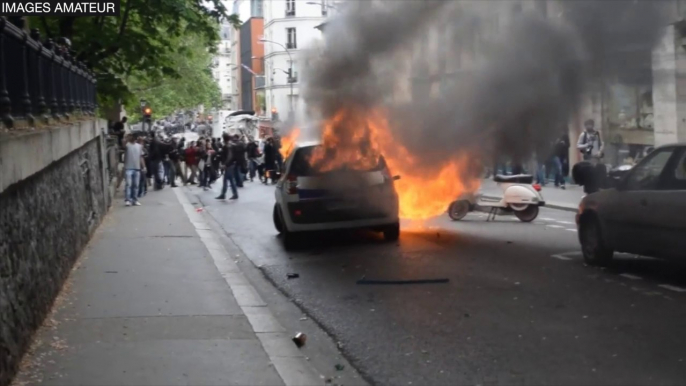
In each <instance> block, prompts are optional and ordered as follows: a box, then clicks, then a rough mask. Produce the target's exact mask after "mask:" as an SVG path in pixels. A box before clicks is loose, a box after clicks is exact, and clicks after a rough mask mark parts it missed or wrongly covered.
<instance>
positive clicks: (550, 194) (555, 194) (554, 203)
mask: <svg viewBox="0 0 686 386" xmlns="http://www.w3.org/2000/svg"><path fill="white" fill-rule="evenodd" d="M566 188H567V189H564V190H563V189H560V188H556V187H555V185H553V184H552V183H548V184H547V185H546V186H544V187H543V189H542V190H541V193H542V194H543V198H544V199H545V203H546V205H545V206H546V208H553V209H559V210H565V211H569V212H576V211H577V210H578V209H579V202H580V201H581V198H582V197H583V196H584V190H583V187H582V186H579V185H573V184H568V185H567V187H566ZM481 191H482V193H483V194H484V196H488V197H502V190H501V189H500V188H498V185H497V184H496V183H495V182H493V179H492V178H488V179H484V180H482V182H481Z"/></svg>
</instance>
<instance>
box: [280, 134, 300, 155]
mask: <svg viewBox="0 0 686 386" xmlns="http://www.w3.org/2000/svg"><path fill="white" fill-rule="evenodd" d="M299 136H300V129H298V128H295V129H293V130H291V132H290V133H288V135H287V136H285V137H281V149H279V152H280V153H281V156H282V157H283V159H286V158H287V157H288V155H289V154H291V151H292V150H293V146H294V145H295V141H296V140H297V139H298V137H299Z"/></svg>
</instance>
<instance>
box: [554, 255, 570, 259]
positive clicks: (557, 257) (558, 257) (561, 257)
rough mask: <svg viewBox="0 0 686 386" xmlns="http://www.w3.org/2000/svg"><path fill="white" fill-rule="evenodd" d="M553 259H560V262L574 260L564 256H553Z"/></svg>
mask: <svg viewBox="0 0 686 386" xmlns="http://www.w3.org/2000/svg"><path fill="white" fill-rule="evenodd" d="M551 257H554V258H556V259H559V260H572V258H571V257H567V256H562V255H552V256H551Z"/></svg>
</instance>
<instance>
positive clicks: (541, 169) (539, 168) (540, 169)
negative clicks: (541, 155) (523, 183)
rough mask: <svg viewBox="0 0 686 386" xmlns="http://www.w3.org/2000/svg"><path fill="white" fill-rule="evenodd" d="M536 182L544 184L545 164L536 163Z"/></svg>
mask: <svg viewBox="0 0 686 386" xmlns="http://www.w3.org/2000/svg"><path fill="white" fill-rule="evenodd" d="M536 183H538V184H541V185H545V183H546V171H545V164H541V163H539V164H536Z"/></svg>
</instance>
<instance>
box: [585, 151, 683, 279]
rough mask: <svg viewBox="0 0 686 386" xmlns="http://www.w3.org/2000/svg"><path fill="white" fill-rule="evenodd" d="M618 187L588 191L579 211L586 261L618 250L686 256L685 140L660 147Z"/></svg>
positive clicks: (605, 258) (601, 261)
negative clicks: (681, 142)
mask: <svg viewBox="0 0 686 386" xmlns="http://www.w3.org/2000/svg"><path fill="white" fill-rule="evenodd" d="M608 181H609V183H614V184H615V187H613V188H609V189H604V190H601V191H599V192H596V193H593V194H589V195H587V196H586V197H584V198H583V199H582V200H581V203H580V204H579V211H578V213H577V216H576V222H577V227H578V230H579V242H580V243H581V249H582V253H583V257H584V260H585V261H586V263H587V264H590V265H599V266H605V265H607V264H609V263H610V261H611V260H612V257H613V254H614V252H615V251H616V252H627V253H634V254H638V255H643V256H651V257H657V258H665V259H678V260H682V261H686V144H675V145H666V146H662V147H659V148H657V149H655V150H654V151H653V152H651V153H650V154H649V155H648V156H646V157H645V158H644V159H643V160H642V161H641V162H640V163H638V164H637V165H636V166H634V167H633V168H631V169H630V170H628V171H626V175H625V176H624V177H622V178H620V179H619V180H617V181H614V180H613V179H611V178H609V179H608Z"/></svg>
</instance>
